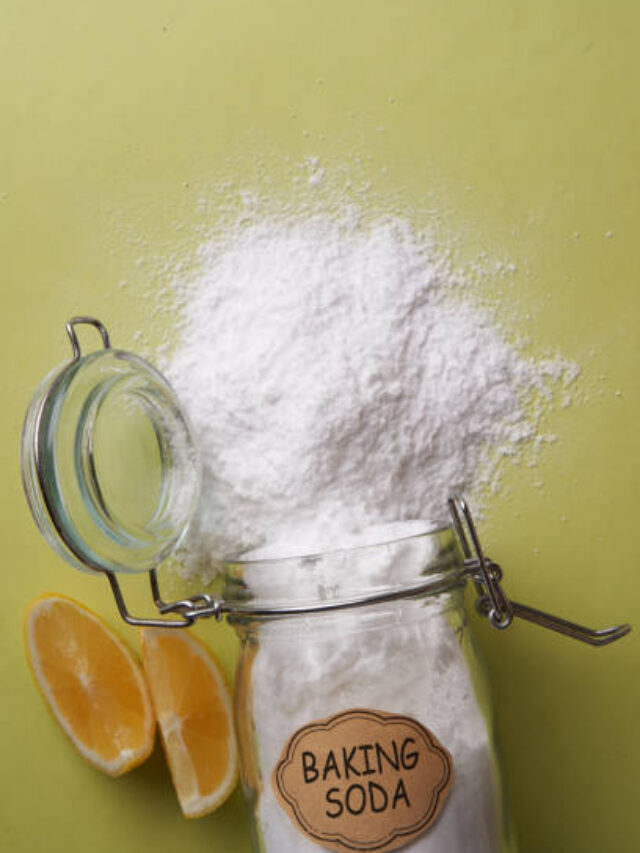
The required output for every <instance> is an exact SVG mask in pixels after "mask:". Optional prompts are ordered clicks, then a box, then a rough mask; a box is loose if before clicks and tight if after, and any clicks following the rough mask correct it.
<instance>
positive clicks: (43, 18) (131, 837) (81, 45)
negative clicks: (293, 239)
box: [0, 0, 640, 853]
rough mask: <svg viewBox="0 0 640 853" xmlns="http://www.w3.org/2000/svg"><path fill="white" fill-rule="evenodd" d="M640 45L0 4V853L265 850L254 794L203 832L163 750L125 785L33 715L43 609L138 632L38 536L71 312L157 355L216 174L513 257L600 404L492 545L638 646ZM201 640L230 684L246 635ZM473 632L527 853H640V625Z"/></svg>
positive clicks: (545, 587) (416, 21) (556, 23)
mask: <svg viewBox="0 0 640 853" xmlns="http://www.w3.org/2000/svg"><path fill="white" fill-rule="evenodd" d="M639 36H640V5H639V4H637V3H636V2H631V0H630V2H624V0H607V2H590V0H553V2H551V0H541V2H537V3H535V4H534V3H522V2H513V0H486V2H484V3H475V2H470V0H465V2H462V0H442V2H438V1H437V0H422V1H421V2H418V1H417V0H416V2H410V0H395V2H382V1H381V0H362V2H359V1H357V0H335V1H334V0H324V2H319V0H318V2H314V0H297V2H294V0H271V2H264V0H224V2H223V1H222V0H208V2H204V0H202V2H195V0H194V1H193V2H177V0H176V2H168V0H154V2H150V0H144V2H143V0H137V2H126V3H125V2H122V0H110V2H108V3H104V2H97V0H83V2H71V0H66V2H62V3H53V2H42V0H41V2H30V3H25V2H18V0H2V2H0V105H1V106H0V131H1V133H0V269H1V272H2V288H3V290H2V295H3V303H2V305H3V308H2V324H3V328H2V337H1V345H2V363H3V373H2V375H3V385H2V390H3V405H2V436H1V439H2V440H1V441H0V464H1V466H2V489H1V490H0V509H1V517H2V520H3V544H4V547H3V564H4V565H3V569H4V572H3V575H4V581H3V587H2V597H3V602H2V609H1V611H0V621H1V632H2V634H1V635H2V655H0V675H1V681H0V683H1V684H2V699H1V700H0V736H1V738H2V746H1V752H0V754H1V755H2V771H1V772H2V776H1V782H0V785H1V790H0V793H1V796H0V848H2V849H3V850H15V851H32V852H33V853H37V851H52V850H57V849H61V850H62V849H65V850H72V851H75V850H81V849H92V850H93V851H95V853H101V851H122V853H128V851H134V850H140V849H142V850H152V849H153V850H157V851H163V850H167V851H169V850H175V849H178V848H181V847H185V848H186V847H187V845H188V846H189V848H190V849H191V850H192V851H194V853H196V852H197V851H205V850H206V851H210V850H222V851H238V853H243V851H249V840H248V833H247V828H246V823H245V821H244V817H243V807H242V803H241V798H240V795H239V793H238V792H236V794H235V795H234V797H233V799H232V800H231V801H230V802H229V803H228V804H227V805H225V806H224V807H223V808H222V809H221V810H220V811H219V812H218V813H216V814H215V815H213V816H210V817H207V818H204V819H202V820H199V821H190V822H187V821H185V820H183V819H182V818H181V816H180V814H179V810H178V807H177V804H176V802H175V799H174V796H173V793H172V789H171V784H170V781H169V777H168V772H167V770H166V767H165V764H164V759H163V758H162V755H161V754H160V752H159V750H156V752H155V753H154V756H153V757H152V758H151V759H150V761H149V762H148V763H147V764H146V765H144V766H143V767H141V768H139V769H138V770H136V771H134V772H133V773H131V774H130V775H129V776H127V777H125V778H123V779H120V780H115V781H114V780H111V779H107V778H103V777H102V776H101V775H100V774H98V773H97V772H95V771H94V770H92V769H91V768H89V767H88V766H86V765H85V764H84V763H83V761H82V760H81V759H80V758H79V757H77V756H76V754H75V753H74V752H73V750H72V749H70V748H69V746H68V744H67V742H66V740H65V738H64V737H63V736H62V735H61V733H60V732H59V731H58V729H57V727H56V726H55V724H54V723H53V721H52V720H51V719H50V717H49V715H48V713H47V711H46V710H45V708H44V706H43V704H42V703H41V701H40V699H39V698H38V696H37V694H36V691H35V688H34V685H33V684H32V682H31V677H30V674H29V672H28V670H27V667H26V665H25V661H24V652H23V646H22V637H21V620H22V613H23V610H24V607H25V605H26V603H27V602H28V601H29V600H30V599H31V598H32V597H33V596H35V595H37V594H39V593H42V592H45V591H49V590H53V591H64V592H66V593H67V594H69V595H73V596H77V597H78V598H80V599H81V600H83V601H84V602H86V603H88V604H89V605H90V606H92V607H94V608H95V609H96V610H98V611H99V612H100V613H101V614H103V615H104V616H105V617H106V618H107V619H108V620H109V621H110V622H111V623H112V624H114V625H115V624H116V618H115V616H114V613H113V607H112V605H111V602H110V600H109V596H108V591H107V589H106V584H105V583H103V582H101V581H100V580H98V579H94V578H92V577H89V576H86V575H83V574H81V573H80V572H75V571H73V570H72V569H70V568H67V567H66V566H65V565H63V564H62V562H61V561H60V560H58V558H57V557H55V556H54V555H53V553H52V552H50V550H49V549H48V548H47V546H46V545H45V543H44V542H43V541H42V540H41V539H40V537H39V535H38V533H37V532H36V529H35V527H34V525H33V523H32V521H31V518H30V516H29V514H28V510H27V508H26V505H25V502H24V499H23V496H22V492H21V486H20V479H19V466H18V443H19V431H20V426H21V420H22V416H23V412H24V410H25V407H26V405H27V402H28V399H29V397H30V395H31V393H32V390H33V389H34V388H35V386H36V385H37V383H38V382H39V381H40V379H41V377H42V376H43V375H44V374H45V373H46V372H47V371H48V370H50V369H51V367H53V366H54V365H55V364H57V363H59V362H60V361H62V360H64V359H65V358H66V357H67V355H68V349H67V342H66V340H65V338H64V334H63V324H64V321H65V320H66V319H67V317H68V316H70V315H72V314H75V313H91V314H94V315H97V316H98V317H100V318H101V319H103V320H104V321H105V322H106V323H107V324H108V325H109V327H110V330H111V332H112V337H113V338H114V340H115V341H116V342H117V344H118V345H120V346H122V347H124V348H132V349H136V348H138V347H139V342H138V341H137V340H136V339H135V337H134V335H135V332H136V331H137V330H139V329H145V332H146V333H147V337H148V339H149V341H150V343H154V342H155V343H157V342H158V341H159V339H160V338H159V335H160V334H161V329H162V326H163V322H164V321H163V319H162V317H160V318H158V317H152V316H150V315H149V313H148V300H147V302H146V303H145V300H144V299H143V298H142V294H143V293H144V292H146V291H148V290H151V291H153V289H154V288H155V287H157V286H158V284H159V280H160V278H159V275H158V270H157V264H153V263H151V262H150V261H149V260H148V259H149V258H157V257H162V256H163V254H165V253H168V252H173V251H176V250H177V249H178V248H179V246H180V245H182V244H183V243H184V241H185V240H187V241H188V240H189V239H191V237H192V236H193V234H194V233H196V232H197V228H198V227H200V226H201V225H202V224H203V223H204V222H205V221H206V219H207V217H208V216H210V217H212V218H215V216H216V199H215V193H214V191H213V189H212V187H214V186H215V185H216V181H219V180H220V179H223V178H225V177H226V178H229V179H230V180H232V181H234V182H235V184H236V186H237V187H238V188H241V187H243V186H247V187H249V188H250V187H251V186H252V184H253V183H255V182H256V181H258V177H257V175H258V172H259V169H258V168H257V165H256V164H257V163H258V161H259V158H260V157H264V158H265V161H264V162H265V163H267V167H268V164H269V163H272V164H276V165H274V166H273V170H272V173H273V182H274V183H273V186H274V192H281V191H282V188H283V186H284V183H283V181H284V178H283V177H282V175H283V174H285V172H286V171H287V169H289V168H290V166H289V165H287V158H289V164H296V163H300V162H301V161H302V160H303V159H304V158H305V157H308V156H317V157H319V158H320V161H321V164H322V165H327V164H330V163H333V164H336V163H337V164H339V163H341V162H344V163H350V164H351V165H352V166H353V167H354V168H356V167H357V168H358V169H359V170H360V173H361V176H362V177H363V179H368V178H370V179H371V180H372V181H373V180H374V181H375V188H376V192H377V193H378V195H379V196H381V197H382V198H384V196H385V193H388V194H389V197H391V196H393V197H394V198H396V199H398V198H400V199H401V200H402V202H403V203H404V204H406V205H407V206H408V207H409V208H410V207H411V206H412V205H414V204H415V205H418V206H422V207H424V205H425V203H427V202H428V203H430V204H432V206H433V207H434V208H436V209H437V210H439V211H441V212H443V217H442V219H441V223H444V226H445V227H446V229H447V230H448V231H449V232H450V233H452V234H456V235H458V236H459V237H460V243H461V246H462V248H461V252H462V253H463V254H465V253H467V254H468V255H469V256H470V257H472V256H473V255H474V254H475V253H477V252H478V251H480V250H482V249H485V248H486V250H487V252H488V253H489V255H490V256H492V257H493V256H499V257H506V258H508V259H509V260H510V261H513V262H514V263H515V264H516V266H517V268H518V272H517V273H516V274H515V276H513V277H512V278H511V279H510V280H509V281H508V282H506V283H504V282H503V283H502V284H496V289H497V292H499V294H500V297H501V304H502V306H503V309H504V311H505V312H506V314H508V312H509V311H514V312H516V314H517V316H518V317H519V318H520V319H519V321H518V326H517V332H518V333H522V334H524V335H526V336H528V337H529V338H530V340H531V341H532V347H533V349H534V350H535V351H536V352H539V353H540V352H545V351H547V350H549V351H555V350H560V351H561V352H563V353H564V354H565V355H567V356H569V357H570V358H574V359H576V360H577V361H578V362H579V363H580V364H581V365H582V367H583V379H582V381H581V389H582V392H583V396H584V397H585V399H584V401H583V402H582V404H581V405H574V406H571V407H569V408H564V409H563V408H560V409H558V410H557V411H556V412H555V413H553V414H552V415H551V416H550V417H549V418H548V420H547V422H546V423H545V429H546V430H548V431H551V432H554V433H555V434H556V435H557V436H558V438H559V441H557V442H556V443H554V444H552V445H550V446H549V447H547V448H545V450H544V453H543V456H542V459H541V462H540V464H539V465H538V467H537V468H530V467H528V466H526V465H521V466H513V467H511V468H510V469H509V470H508V471H507V472H506V474H505V487H506V491H505V493H504V494H503V495H501V496H498V497H496V498H494V499H493V500H492V502H491V504H490V508H489V512H488V514H487V517H486V519H485V520H484V522H483V525H482V532H483V534H484V536H485V540H486V544H487V550H489V552H490V553H491V555H492V556H493V557H494V559H497V560H499V561H500V562H501V563H502V564H503V566H504V567H505V570H506V573H507V588H508V590H509V592H510V593H511V594H512V595H513V596H514V598H516V599H518V600H522V601H525V602H529V603H531V604H534V605H538V606H540V607H544V608H548V609H549V610H552V611H556V612H559V613H560V614H562V615H566V616H567V617H568V618H574V619H577V620H579V621H584V622H585V623H587V624H593V625H598V626H599V625H603V624H611V623H613V622H617V621H624V620H628V621H631V622H635V624H636V625H637V626H640V607H639V604H638V597H639V593H640V570H639V569H640V567H639V566H638V556H637V554H638V547H637V544H636V536H635V534H636V532H637V528H638V521H637V494H638V489H637V483H638V480H639V475H640V465H639V462H640V457H639V453H638V449H637V435H638V430H637V424H638V419H639V417H640V397H639V393H638V390H639V383H638V378H637V370H638V368H639V367H640V359H639V354H640V353H639V346H638V312H639V308H640V305H639V302H640V300H639V298H638V295H637V294H638V265H639V262H638V251H637V244H638V226H639V225H640V201H639V196H638V159H639V154H640V135H639V132H638V131H639V115H640V106H639V104H640V101H639V98H638V80H639V79H640V50H639V42H640V40H639ZM358 156H359V158H360V159H359V160H357V157H358ZM278 164H280V165H278ZM291 168H293V167H291ZM383 169H384V170H385V171H383ZM203 197H204V198H207V199H209V200H210V201H211V204H210V207H209V209H206V210H204V212H203V209H202V207H201V206H200V207H198V205H197V201H198V199H199V198H203ZM181 225H183V226H185V227H186V236H185V232H184V231H183V230H180V227H179V226H181ZM607 232H610V236H609V237H607V236H605V235H606V234H607ZM189 235H191V237H190V236H189ZM122 282H126V285H122V284H121V283H122ZM506 314H505V316H506ZM154 336H155V337H154ZM540 483H543V484H544V485H543V486H541V485H540ZM138 587H139V585H138V584H137V583H134V584H133V585H132V592H131V594H132V596H133V600H134V601H135V602H136V603H140V604H141V603H142V601H143V593H142V590H140V589H139V588H138ZM124 632H125V631H124V629H123V633H124ZM199 633H200V634H201V635H202V636H204V637H205V638H206V639H208V640H210V641H211V642H212V643H214V645H215V646H216V647H217V648H218V649H219V651H220V653H221V655H222V656H223V658H224V660H225V662H226V664H227V665H228V666H229V668H231V667H232V658H233V653H234V642H233V638H232V637H231V635H230V633H229V632H228V631H227V629H225V628H224V627H220V626H215V625H203V626H202V627H201V628H200V629H199ZM477 633H478V637H479V642H480V645H481V646H482V649H483V651H484V654H485V657H486V659H487V663H488V669H489V675H490V679H491V683H492V688H493V694H494V699H495V709H496V713H497V717H498V720H499V724H500V731H501V740H502V748H503V759H504V766H505V770H506V774H507V779H508V788H509V792H510V798H511V804H512V810H513V814H514V817H515V820H516V822H517V826H518V829H519V836H520V844H521V850H522V851H523V853H540V851H549V853H555V851H562V853H572V851H576V853H578V852H579V853H590V851H592V853H602V851H609V850H616V851H619V852H620V853H623V852H624V853H634V851H636V850H637V849H638V838H640V809H639V808H638V806H637V794H638V765H639V762H640V749H639V742H640V737H639V724H640V712H639V699H640V678H639V677H638V643H639V642H640V639H639V637H640V633H638V632H636V633H635V634H632V635H631V636H630V637H628V638H627V639H625V640H624V641H622V642H621V643H620V644H619V645H614V646H611V647H610V648H607V649H602V650H598V649H592V648H589V647H587V646H583V645H581V644H578V643H575V642H573V641H570V640H567V639H563V638H561V637H556V636H554V635H552V634H551V633H549V632H547V631H543V630H541V629H539V628H535V627H533V626H529V625H524V624H519V625H516V626H514V627H513V628H511V629H510V630H509V631H508V632H506V633H500V634H499V633H497V632H494V631H492V630H491V629H490V628H489V627H488V626H487V625H484V624H482V625H480V624H479V625H478V626H477ZM127 636H128V637H129V639H130V640H131V643H132V644H133V645H134V646H135V644H136V637H135V635H134V634H133V632H131V633H129V634H128V635H127ZM283 853H286V851H283ZM451 853H453V851H451ZM461 853H462V852H461Z"/></svg>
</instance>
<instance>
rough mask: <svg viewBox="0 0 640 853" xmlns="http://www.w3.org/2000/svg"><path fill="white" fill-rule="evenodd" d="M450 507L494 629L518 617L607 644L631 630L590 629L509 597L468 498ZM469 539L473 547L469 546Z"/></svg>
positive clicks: (480, 608) (480, 609)
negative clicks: (472, 513) (488, 551)
mask: <svg viewBox="0 0 640 853" xmlns="http://www.w3.org/2000/svg"><path fill="white" fill-rule="evenodd" d="M449 509H450V511H451V517H452V519H453V525H454V528H455V531H456V533H457V535H458V539H459V540H460V544H461V546H462V550H463V553H464V557H465V566H466V567H467V570H468V573H469V576H470V577H471V579H472V580H473V583H474V585H475V588H476V593H477V595H478V598H477V600H476V608H477V610H478V612H479V613H481V614H482V615H483V616H486V617H487V619H488V620H489V622H491V624H492V625H493V627H494V628H499V629H505V628H508V627H509V626H510V625H511V623H512V622H513V619H514V617H516V616H517V617H518V618H519V619H525V620H526V621H527V622H533V623H534V624H536V625H540V626H541V627H543V628H549V629H550V630H551V631H556V632H557V633H559V634H564V635H565V636H567V637H573V639H574V640H580V641H581V642H583V643H589V644H590V645H592V646H606V645H608V644H609V643H613V642H615V641H616V640H620V639H621V638H622V637H624V636H626V635H627V634H628V633H629V631H631V625H629V624H627V623H624V624H622V625H615V626H614V627H611V628H602V629H600V630H594V629H593V628H586V627H585V626H584V625H578V624H577V623H576V622H569V621H568V620H567V619H562V618H560V617H559V616H553V615H552V614H551V613H545V612H544V611H543V610H537V609H536V608H535V607H529V606H528V605H526V604H520V603H519V602H517V601H513V600H511V599H509V598H508V597H507V595H506V594H505V592H504V590H503V589H502V569H501V568H500V566H499V565H498V564H497V563H494V562H493V560H491V559H489V558H488V557H487V556H486V555H485V553H484V551H483V549H482V545H481V544H480V539H479V537H478V531H477V530H476V526H475V523H474V521H473V516H472V515H471V511H470V509H469V507H468V506H467V503H466V501H465V500H464V498H461V497H453V498H450V499H449ZM467 533H468V537H467ZM469 539H470V540H471V546H472V547H470V545H469ZM472 549H473V550H472Z"/></svg>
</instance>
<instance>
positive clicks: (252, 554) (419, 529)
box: [221, 519, 451, 566]
mask: <svg viewBox="0 0 640 853" xmlns="http://www.w3.org/2000/svg"><path fill="white" fill-rule="evenodd" d="M450 526H451V522H446V521H429V520H426V519H410V520H407V521H391V522H386V523H383V524H375V525H369V526H368V527H365V528H363V529H361V530H357V531H351V532H348V533H343V534H342V535H339V536H338V537H336V536H331V537H328V536H327V537H324V538H323V539H322V540H321V541H323V542H327V541H328V540H329V538H331V539H332V540H333V541H332V542H331V545H328V546H327V547H319V545H318V542H319V540H320V537H318V536H314V537H313V539H312V540H311V541H310V540H309V538H308V537H306V536H303V537H302V538H300V537H298V536H296V535H295V534H294V535H293V536H291V537H289V538H287V539H279V540H277V541H274V542H269V543H267V544H266V545H262V546H260V547H258V548H251V549H250V550H248V551H243V552H242V553H240V554H239V555H238V557H226V558H224V559H223V560H222V561H221V562H222V563H223V564H225V563H234V564H241V565H246V566H250V565H252V564H269V563H287V562H288V561H289V560H291V561H299V560H318V559H321V558H323V557H328V556H331V555H334V554H349V553H354V552H359V551H362V550H366V549H370V548H380V547H387V546H393V545H396V544H399V543H402V542H407V541H409V540H413V539H419V538H421V537H423V536H429V535H431V534H435V533H439V532H442V531H444V530H446V529H447V528H449V527H450Z"/></svg>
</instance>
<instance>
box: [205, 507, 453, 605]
mask: <svg viewBox="0 0 640 853" xmlns="http://www.w3.org/2000/svg"><path fill="white" fill-rule="evenodd" d="M403 533H404V535H402V534H403ZM398 534H400V535H398ZM389 535H395V538H391V539H389V538H388V537H389ZM358 542H359V544H356V543H358ZM340 544H343V543H340ZM261 554H263V555H266V556H263V557H262V558H261V556H260V555H261ZM247 557H249V559H247ZM220 567H221V570H222V575H223V582H224V594H223V597H224V599H225V600H226V601H227V602H229V603H230V604H231V605H235V606H237V607H238V608H239V609H241V610H242V611H243V612H244V613H250V612H252V611H253V612H256V613H258V614H259V613H264V612H267V611H269V610H276V611H287V612H289V613H290V612H292V611H295V612H299V611H301V610H317V609H327V608H333V607H343V606H351V605H353V604H357V603H359V602H360V603H362V602H366V601H373V600H384V599H387V598H400V597H403V596H405V595H406V596H415V595H429V594H431V592H436V591H438V592H442V591H445V590H446V589H449V588H451V587H453V586H457V585H459V584H461V583H463V582H464V580H465V579H466V574H465V565H464V558H463V555H462V552H461V550H460V544H459V541H458V538H457V536H456V534H455V532H454V530H453V527H452V526H451V525H444V524H441V523H433V522H410V523H408V522H403V523H400V524H392V525H382V526H379V527H375V528H369V529H368V530H367V531H366V532H365V535H364V538H363V537H362V536H358V538H357V539H356V540H355V542H353V541H352V543H351V547H341V548H337V549H334V550H331V551H325V552H322V553H313V554H304V555H301V556H286V557H277V556H275V555H274V554H273V552H272V551H271V549H269V550H268V551H267V550H265V549H261V550H260V551H257V550H256V551H252V552H249V553H248V554H244V555H242V557H240V558H239V559H238V560H225V561H223V562H222V563H221V566H220Z"/></svg>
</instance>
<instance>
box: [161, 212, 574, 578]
mask: <svg viewBox="0 0 640 853" xmlns="http://www.w3.org/2000/svg"><path fill="white" fill-rule="evenodd" d="M174 291H175V296H176V297H177V300H178V321H177V322H178V325H179V332H180V339H179V344H178V347H177V349H176V350H175V352H174V353H173V354H172V356H171V357H170V358H169V359H168V362H167V364H165V366H164V367H165V371H166V373H167V375H168V376H169V378H170V380H171V382H172V383H173V385H174V387H175V388H176V390H177V392H178V395H179V397H180V399H181V401H182V404H183V406H184V408H185V409H186V411H187V413H188V414H189V416H190V418H191V421H192V423H193V425H194V427H195V431H196V435H197V439H198V442H199V444H200V448H201V450H202V456H203V462H204V468H205V472H204V490H203V497H202V500H201V506H200V510H199V514H198V517H197V519H196V522H195V523H194V525H193V527H192V531H191V534H190V539H189V541H188V542H187V543H186V553H187V554H188V563H189V566H190V568H191V569H192V570H193V569H197V570H198V571H200V572H201V573H202V574H204V575H205V576H206V575H207V573H210V569H209V568H208V567H209V560H210V557H211V555H217V556H220V555H223V554H224V555H230V554H237V553H239V552H241V551H243V550H244V549H248V548H255V547H258V546H260V545H263V544H265V543H271V546H272V547H273V549H274V552H275V553H278V554H279V555H281V556H282V555H283V554H284V553H285V552H298V553H300V552H301V551H303V552H304V551H306V552H309V551H310V550H322V549H323V548H325V547H326V545H327V543H335V542H336V541H339V540H340V539H341V538H342V537H343V536H344V535H346V534H347V533H351V532H352V531H358V530H360V529H362V528H363V527H365V526H367V525H370V524H379V523H386V522H392V521H398V520H409V519H419V518H426V519H432V520H436V519H440V518H442V517H443V516H444V515H445V513H446V499H447V497H448V496H449V495H451V494H452V493H453V492H467V493H469V492H470V491H473V490H474V489H475V490H477V488H478V486H480V485H483V484H484V485H491V484H492V483H493V482H495V479H496V476H497V464H498V462H499V460H500V459H501V458H502V457H505V456H513V455H514V454H516V453H517V452H518V449H519V448H520V447H521V446H522V445H523V444H526V443H528V442H532V441H533V440H534V438H535V436H536V434H537V422H538V415H539V412H540V406H541V405H542V403H543V402H544V401H545V400H546V399H548V398H549V397H550V396H551V395H552V392H553V388H554V387H555V386H556V385H557V384H558V382H559V380H564V383H566V384H568V383H569V382H570V381H571V380H572V379H573V378H574V368H573V366H572V365H568V364H565V363H564V362H563V361H561V360H550V359H546V360H542V361H540V360H539V361H537V362H536V361H533V360H531V359H529V358H527V357H525V356H524V355H522V353H521V352H519V351H518V349H517V348H516V347H515V346H514V345H513V344H512V343H511V342H509V341H508V340H507V339H506V338H505V336H504V334H503V333H502V332H501V330H500V329H499V328H498V327H497V326H496V324H495V322H494V321H493V319H492V317H491V316H490V314H489V313H488V312H487V311H486V310H483V309H481V308H479V307H477V305H475V304H474V303H473V302H472V301H471V296H472V294H473V287H472V283H471V281H470V280H469V279H468V278H466V277H465V276H464V275H463V274H460V273H459V272H457V271H456V269H455V268H454V266H453V265H452V262H451V260H450V257H449V255H448V254H447V253H446V252H442V251H439V249H438V247H437V246H436V245H435V244H434V243H433V242H432V241H431V240H430V239H429V238H427V237H425V236H424V235H421V234H420V233H418V232H417V231H416V230H415V229H414V228H413V227H412V225H411V223H410V222H408V221H406V220H403V219H401V218H398V217H391V216H390V217H380V218H378V219H375V220H374V221H368V222H365V221H363V220H362V219H361V217H360V216H359V215H358V214H357V213H353V212H350V213H349V214H346V215H344V216H329V215H326V214H317V215H307V216H295V215H282V216H279V217H278V216H276V217H267V218H263V219H260V218H257V219H255V218H254V220H251V219H250V220H249V221H247V222H243V221H240V222H238V224H237V225H236V226H235V227H233V228H229V229H228V230H227V231H226V232H225V233H224V234H223V235H222V236H220V237H216V238H212V239H211V240H209V241H205V242H204V243H203V244H202V245H201V246H200V249H199V256H198V258H197V263H196V271H195V273H194V274H193V275H191V276H190V277H187V278H182V279H180V280H179V281H176V282H175V283H174ZM560 384H562V383H560ZM538 440H539V439H538Z"/></svg>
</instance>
